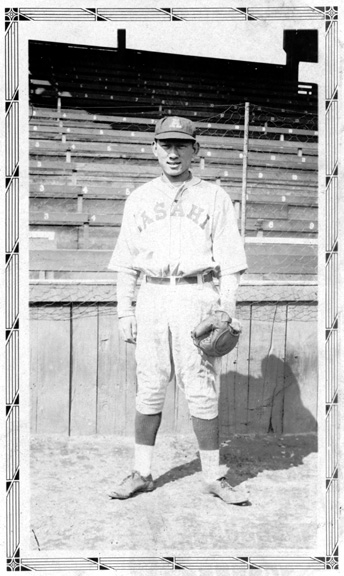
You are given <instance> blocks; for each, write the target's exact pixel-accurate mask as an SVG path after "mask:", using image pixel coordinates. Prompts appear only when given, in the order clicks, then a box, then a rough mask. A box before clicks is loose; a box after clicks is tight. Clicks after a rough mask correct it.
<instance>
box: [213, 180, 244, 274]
mask: <svg viewBox="0 0 344 576" xmlns="http://www.w3.org/2000/svg"><path fill="white" fill-rule="evenodd" d="M212 233H213V258H214V261H215V263H216V267H217V268H218V269H219V275H220V276H222V275H224V274H233V273H235V272H244V271H245V270H246V269H247V260H246V254H245V249H244V244H243V241H242V239H241V236H240V234H239V229H238V225H237V217H236V214H235V210H234V207H233V204H232V201H231V199H230V198H229V196H228V195H227V193H226V192H225V191H224V190H223V189H222V188H218V190H217V193H216V201H215V209H214V220H213V230H212Z"/></svg>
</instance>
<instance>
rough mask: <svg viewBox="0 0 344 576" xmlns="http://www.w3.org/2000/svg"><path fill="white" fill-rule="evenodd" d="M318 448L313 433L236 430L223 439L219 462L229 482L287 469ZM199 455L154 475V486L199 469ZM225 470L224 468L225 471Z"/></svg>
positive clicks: (237, 482)
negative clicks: (225, 439) (241, 432)
mask: <svg viewBox="0 0 344 576" xmlns="http://www.w3.org/2000/svg"><path fill="white" fill-rule="evenodd" d="M312 452H317V436H316V434H315V433H310V434H299V435H282V434H281V435H277V434H264V435H263V434H262V435H257V434H254V435H240V434H235V435H234V436H233V437H232V438H231V439H230V440H227V441H225V442H223V443H222V445H221V451H220V462H221V464H222V465H224V472H225V474H226V477H227V478H228V480H229V482H230V483H231V484H232V486H237V485H238V484H241V483H242V482H245V480H248V479H250V478H255V477H256V476H257V475H258V474H259V473H261V472H264V471H265V470H287V469H289V468H292V467H297V466H300V465H302V464H303V459H304V458H305V457H306V456H308V454H311V453H312ZM200 470H201V464H200V460H199V458H195V459H193V460H191V461H190V462H187V463H186V464H182V465H179V466H175V467H174V468H171V470H169V471H168V472H165V473H164V474H162V475H161V476H159V477H158V478H157V479H156V487H157V488H161V487H162V486H164V485H165V484H168V483H169V482H175V481H176V480H179V479H181V478H184V477H186V476H192V475H193V474H196V473H197V472H200ZM226 470H227V471H226Z"/></svg>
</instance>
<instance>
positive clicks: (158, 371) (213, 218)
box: [109, 116, 247, 504]
mask: <svg viewBox="0 0 344 576" xmlns="http://www.w3.org/2000/svg"><path fill="white" fill-rule="evenodd" d="M152 149H153V154H154V156H155V157H156V158H157V160H158V162H159V164H160V167H161V170H162V174H161V176H159V177H158V178H155V179H153V180H151V181H150V182H148V183H146V184H143V185H142V186H140V187H139V188H137V189H136V190H134V191H133V192H132V193H131V195H130V196H129V198H128V199H127V201H126V203H125V209H124V215H123V222H122V227H121V231H120V234H119V238H118V241H117V244H116V247H115V250H114V252H113V255H112V257H111V261H110V263H109V268H110V269H111V270H116V271H117V272H118V281H117V300H118V318H119V328H120V332H121V335H122V337H123V338H124V340H125V341H126V342H130V343H134V344H135V345H136V352H135V353H136V363H137V386H138V388H137V395H136V416H135V455H134V465H133V472H132V473H131V474H130V475H129V476H127V477H126V478H124V480H123V481H122V482H120V483H119V485H118V486H117V487H116V488H115V490H114V491H113V492H112V493H111V494H110V497H111V498H119V499H125V498H129V497H131V496H133V495H134V494H136V493H138V492H149V491H151V490H153V489H154V482H153V479H152V474H151V466H152V457H153V450H154V445H155V440H156V435H157V432H158V429H159V426H160V422H161V415H162V409H163V405H164V399H165V394H166V388H167V386H168V384H169V382H170V381H171V380H172V378H173V377H174V376H175V378H176V382H177V385H178V386H179V387H180V388H181V389H182V390H183V392H184V394H185V397H186V400H187V402H188V409H189V412H190V415H191V419H192V426H193V429H194V432H195V435H196V438H197V441H198V446H199V454H200V459H201V466H202V476H203V483H204V489H205V491H207V492H209V493H212V494H214V495H216V496H219V497H220V498H222V499H223V500H224V501H225V502H227V503H230V504H241V503H244V502H246V501H247V493H246V492H245V491H242V490H238V489H234V488H233V487H231V486H230V485H229V483H228V482H227V480H226V479H225V478H224V477H221V473H220V466H219V423H218V392H219V391H218V381H219V371H220V365H221V359H220V358H213V357H210V356H207V355H206V354H204V353H203V352H202V351H201V350H200V349H199V348H197V347H196V346H195V344H194V342H193V340H192V338H191V332H192V330H193V329H194V328H195V326H196V325H197V324H198V323H199V322H200V321H201V320H203V319H204V318H206V317H207V316H208V315H209V314H211V313H212V312H214V311H216V310H220V309H221V310H224V311H226V312H228V314H229V315H230V316H231V317H233V316H234V313H235V304H236V292H237V287H238V284H239V279H240V274H241V273H242V272H244V271H245V269H246V268H247V263H246V257H245V252H244V248H243V244H242V241H241V238H240V235H239V232H238V228H237V222H236V215H235V212H234V209H233V205H232V202H231V200H230V198H229V197H228V195H227V194H226V192H225V191H224V190H223V189H222V188H221V187H219V186H218V185H216V184H213V183H209V182H206V181H204V180H201V179H200V178H198V177H195V176H193V175H192V173H191V172H190V166H191V162H192V160H193V158H194V157H195V155H196V154H197V153H198V151H199V143H198V142H197V140H196V131H195V126H194V124H193V123H192V122H191V121H190V120H188V119H186V118H181V117H177V116H170V117H166V118H162V119H161V120H159V121H158V122H157V124H156V129H155V138H154V142H153V143H152ZM139 275H142V282H141V286H140V290H139V293H138V297H137V304H136V309H134V308H133V305H132V301H133V298H134V293H135V288H136V282H137V279H138V277H139ZM214 278H218V279H219V287H217V286H216V285H215V284H214ZM233 322H234V324H235V323H236V327H237V329H240V323H239V322H238V321H237V320H235V319H234V321H233Z"/></svg>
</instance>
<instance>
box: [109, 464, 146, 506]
mask: <svg viewBox="0 0 344 576" xmlns="http://www.w3.org/2000/svg"><path fill="white" fill-rule="evenodd" d="M152 490H154V482H153V478H152V475H151V474H149V476H146V477H145V476H141V474H140V473H139V472H137V471H136V470H134V472H132V473H131V474H129V476H126V478H124V480H122V482H121V483H120V484H119V485H118V487H117V488H116V489H115V490H114V491H113V492H111V494H109V497H110V498H117V499H119V500H125V499H126V498H131V496H134V495H135V494H138V493H139V492H151V491H152Z"/></svg>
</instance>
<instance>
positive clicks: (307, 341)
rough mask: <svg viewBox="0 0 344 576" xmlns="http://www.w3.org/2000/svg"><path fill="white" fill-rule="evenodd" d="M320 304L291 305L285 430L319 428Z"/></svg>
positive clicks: (287, 353)
mask: <svg viewBox="0 0 344 576" xmlns="http://www.w3.org/2000/svg"><path fill="white" fill-rule="evenodd" d="M316 310H317V308H316V305H312V304H309V305H305V304H298V303H296V304H289V305H288V329H287V342H286V372H285V387H286V388H285V394H284V408H283V409H284V417H283V431H284V432H285V433H297V432H310V431H316V429H317V422H316V419H317V401H318V372H317V367H318V342H317V334H318V331H317V312H316Z"/></svg>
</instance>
